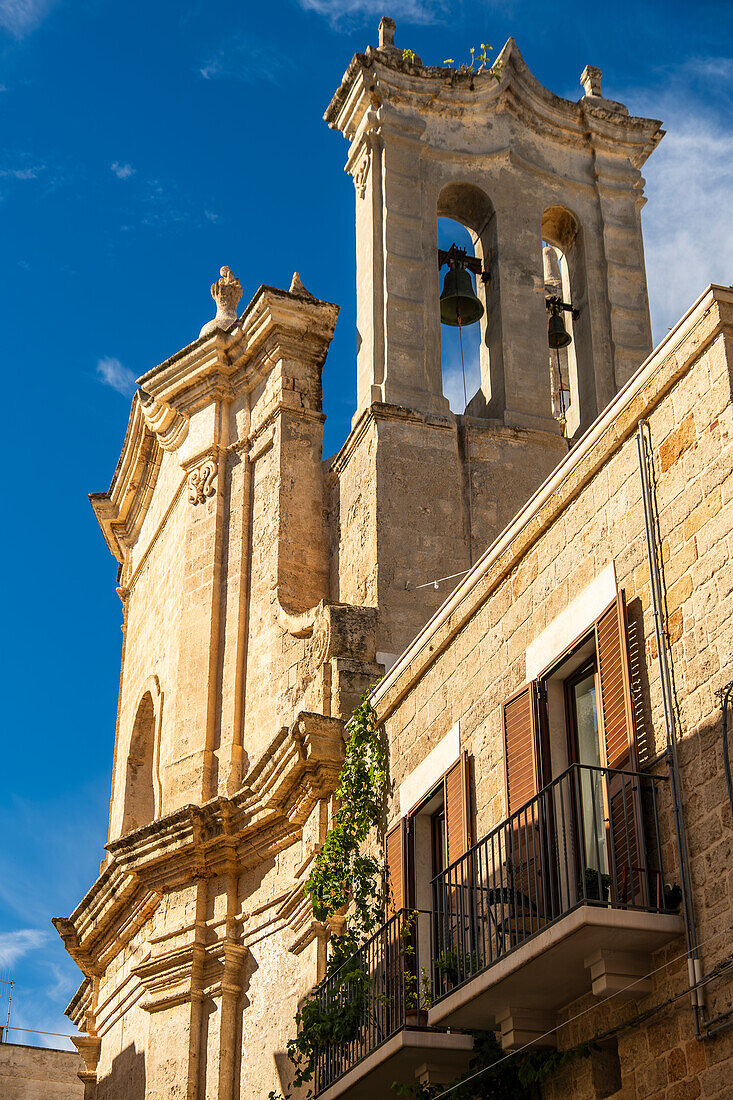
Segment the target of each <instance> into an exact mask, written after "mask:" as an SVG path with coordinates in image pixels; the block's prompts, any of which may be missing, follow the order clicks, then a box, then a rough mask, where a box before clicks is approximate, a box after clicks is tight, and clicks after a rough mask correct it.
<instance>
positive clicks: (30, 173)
mask: <svg viewBox="0 0 733 1100" xmlns="http://www.w3.org/2000/svg"><path fill="white" fill-rule="evenodd" d="M45 170H46V165H45V164H36V165H34V166H33V167H31V168H0V177H2V178H3V179H8V178H10V179H16V180H35V179H38V177H39V175H40V174H41V172H44V171H45Z"/></svg>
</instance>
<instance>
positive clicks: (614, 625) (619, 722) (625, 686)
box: [596, 592, 636, 771]
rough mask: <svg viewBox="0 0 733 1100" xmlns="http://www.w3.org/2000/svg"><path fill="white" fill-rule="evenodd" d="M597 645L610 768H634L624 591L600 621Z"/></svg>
mask: <svg viewBox="0 0 733 1100" xmlns="http://www.w3.org/2000/svg"><path fill="white" fill-rule="evenodd" d="M596 647H597V650H598V675H599V678H600V681H601V717H602V719H603V747H604V750H605V762H606V767H607V768H621V769H625V770H632V771H634V770H635V769H636V742H635V737H634V709H633V705H632V701H631V677H630V673H629V650H628V641H627V630H626V606H625V604H624V597H623V593H622V592H620V593H619V595H618V596H617V598H616V599H615V600H614V602H613V603H612V604H611V606H610V607H609V608H607V610H606V611H604V613H603V614H602V615H601V617H600V619H599V620H598V622H597V623H596Z"/></svg>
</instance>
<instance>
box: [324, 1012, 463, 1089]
mask: <svg viewBox="0 0 733 1100" xmlns="http://www.w3.org/2000/svg"><path fill="white" fill-rule="evenodd" d="M472 1057H473V1036H472V1035H464V1034H461V1033H460V1032H447V1031H433V1030H431V1029H430V1028H411V1027H405V1028H403V1029H402V1030H401V1031H398V1032H397V1033H396V1034H395V1035H392V1036H391V1038H389V1039H388V1040H387V1041H386V1043H382V1045H381V1046H380V1047H377V1049H376V1050H374V1051H372V1053H371V1054H369V1055H368V1056H367V1057H366V1058H364V1059H362V1061H361V1062H358V1063H357V1064H356V1065H355V1066H353V1067H352V1068H351V1069H350V1070H348V1072H347V1073H345V1074H344V1075H343V1076H342V1077H339V1079H338V1081H335V1082H334V1084H333V1085H330V1086H329V1087H328V1088H327V1089H325V1091H324V1092H321V1093H318V1100H337V1098H338V1097H340V1096H348V1100H375V1098H376V1097H381V1096H384V1097H388V1096H393V1095H394V1093H393V1092H392V1082H393V1081H400V1082H401V1083H404V1084H413V1083H414V1081H415V1072H416V1070H418V1069H419V1068H420V1066H423V1065H425V1064H426V1063H427V1064H429V1065H430V1066H435V1067H438V1068H439V1069H445V1070H446V1071H448V1072H449V1073H450V1074H451V1076H455V1077H458V1076H459V1075H460V1074H461V1073H463V1072H464V1071H465V1070H466V1069H467V1068H468V1063H469V1062H470V1060H471V1058H472Z"/></svg>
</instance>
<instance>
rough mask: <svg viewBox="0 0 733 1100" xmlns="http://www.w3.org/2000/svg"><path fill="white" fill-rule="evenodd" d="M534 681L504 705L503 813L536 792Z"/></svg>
mask: <svg viewBox="0 0 733 1100" xmlns="http://www.w3.org/2000/svg"><path fill="white" fill-rule="evenodd" d="M536 694H537V692H536V684H535V683H534V682H532V683H531V684H528V685H527V687H526V688H523V689H522V690H521V691H520V692H519V693H518V694H517V695H515V696H514V698H513V699H510V700H509V702H508V703H505V704H504V751H505V760H506V796H507V814H508V815H509V814H513V813H514V811H515V810H518V809H519V808H520V807H521V806H524V804H525V803H526V802H529V800H530V798H534V796H535V795H536V794H537V789H538V783H537V776H538V768H537V731H536V719H535V716H536V709H537V708H536V702H535V699H536Z"/></svg>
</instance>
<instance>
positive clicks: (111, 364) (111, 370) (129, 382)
mask: <svg viewBox="0 0 733 1100" xmlns="http://www.w3.org/2000/svg"><path fill="white" fill-rule="evenodd" d="M97 376H98V377H99V379H100V381H102V382H104V384H105V386H111V387H112V389H113V390H117V392H118V393H121V394H122V395H123V396H124V397H130V395H131V394H133V393H134V392H135V375H134V374H133V373H132V371H131V370H130V369H129V367H123V365H122V363H121V362H120V361H119V359H115V358H114V357H113V356H111V355H105V356H104V357H103V358H102V359H100V360H99V361H98V362H97Z"/></svg>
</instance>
